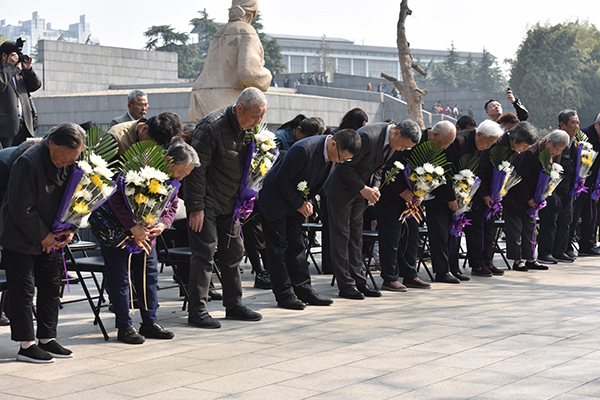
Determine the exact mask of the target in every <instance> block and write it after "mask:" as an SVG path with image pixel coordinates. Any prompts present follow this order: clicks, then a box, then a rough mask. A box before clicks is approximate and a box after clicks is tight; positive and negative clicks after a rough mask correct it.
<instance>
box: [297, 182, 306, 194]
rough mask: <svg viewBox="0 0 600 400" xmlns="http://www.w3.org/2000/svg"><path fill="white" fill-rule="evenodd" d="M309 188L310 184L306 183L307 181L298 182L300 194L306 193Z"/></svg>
mask: <svg viewBox="0 0 600 400" xmlns="http://www.w3.org/2000/svg"><path fill="white" fill-rule="evenodd" d="M307 187H308V182H306V181H302V182H298V186H297V188H298V190H299V191H300V192H304V191H305V190H306V188H307Z"/></svg>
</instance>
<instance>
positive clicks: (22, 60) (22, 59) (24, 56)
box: [15, 36, 31, 63]
mask: <svg viewBox="0 0 600 400" xmlns="http://www.w3.org/2000/svg"><path fill="white" fill-rule="evenodd" d="M26 41H27V38H25V37H23V36H21V37H20V38H18V39H17V40H16V42H15V44H16V45H17V51H16V53H17V54H18V55H19V62H20V63H28V62H29V60H31V58H30V57H29V56H28V55H27V54H23V45H24V44H25V42H26Z"/></svg>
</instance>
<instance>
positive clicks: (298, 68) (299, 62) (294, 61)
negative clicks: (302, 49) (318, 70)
mask: <svg viewBox="0 0 600 400" xmlns="http://www.w3.org/2000/svg"><path fill="white" fill-rule="evenodd" d="M289 72H290V73H294V72H306V71H304V57H302V56H290V71H289Z"/></svg>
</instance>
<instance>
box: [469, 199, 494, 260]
mask: <svg viewBox="0 0 600 400" xmlns="http://www.w3.org/2000/svg"><path fill="white" fill-rule="evenodd" d="M486 209H487V206H486V205H485V203H484V202H483V199H482V198H475V199H474V200H473V208H472V209H471V211H470V212H468V213H467V218H468V219H470V220H471V225H467V226H465V227H464V232H465V236H466V238H467V258H468V260H469V266H470V267H471V268H475V267H482V268H483V267H485V266H487V265H493V264H494V236H495V235H496V229H495V228H494V221H495V220H496V217H495V216H492V218H490V219H489V220H488V219H486V218H485V210H486Z"/></svg>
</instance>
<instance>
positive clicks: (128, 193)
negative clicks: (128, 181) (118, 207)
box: [125, 186, 135, 196]
mask: <svg viewBox="0 0 600 400" xmlns="http://www.w3.org/2000/svg"><path fill="white" fill-rule="evenodd" d="M134 194H135V187H133V186H127V187H126V188H125V196H133V195H134Z"/></svg>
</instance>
